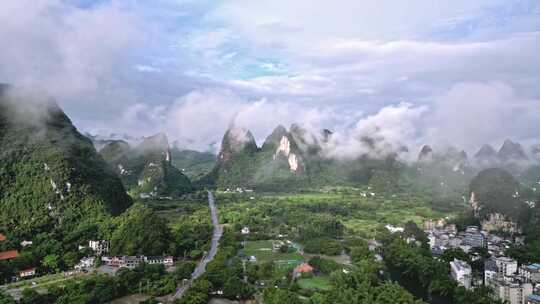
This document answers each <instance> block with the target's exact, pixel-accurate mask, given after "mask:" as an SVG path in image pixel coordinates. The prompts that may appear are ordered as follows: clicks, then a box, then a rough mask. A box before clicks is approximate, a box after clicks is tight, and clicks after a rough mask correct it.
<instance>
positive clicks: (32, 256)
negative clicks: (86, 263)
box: [0, 203, 212, 283]
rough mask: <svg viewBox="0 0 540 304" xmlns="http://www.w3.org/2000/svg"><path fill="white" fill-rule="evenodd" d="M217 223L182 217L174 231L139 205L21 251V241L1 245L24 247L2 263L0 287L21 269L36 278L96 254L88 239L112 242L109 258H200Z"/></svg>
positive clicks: (44, 237) (43, 237)
mask: <svg viewBox="0 0 540 304" xmlns="http://www.w3.org/2000/svg"><path fill="white" fill-rule="evenodd" d="M211 237H212V225H211V223H210V220H209V219H208V216H205V217H204V218H197V217H190V216H183V217H182V218H181V220H179V221H176V222H175V225H174V226H172V227H171V225H169V224H168V222H167V220H165V219H163V218H161V217H159V216H157V215H156V214H155V213H154V212H153V211H152V209H150V208H149V207H147V206H145V205H143V204H140V203H137V204H134V205H133V206H132V207H130V208H129V209H128V210H127V211H126V212H124V213H122V214H121V215H120V216H118V217H116V218H111V217H102V218H100V220H98V221H95V222H92V223H88V222H82V223H81V224H80V225H78V226H76V227H75V228H74V229H71V230H69V231H64V230H62V229H56V230H54V231H52V232H47V233H46V232H43V233H38V234H37V235H35V236H34V237H33V238H32V239H31V240H32V242H33V244H32V245H30V246H28V247H25V248H21V245H20V244H18V242H19V241H20V239H15V240H10V239H8V241H7V242H2V243H0V246H2V247H0V249H1V250H7V249H22V250H21V254H20V256H19V257H18V258H16V259H14V260H11V261H0V283H7V282H10V281H11V279H12V277H14V276H16V275H17V272H18V271H19V270H23V269H27V268H30V267H37V274H38V275H43V274H47V273H55V272H61V271H65V270H69V269H73V267H74V266H75V265H76V264H77V263H78V262H79V260H80V259H81V258H83V257H85V256H90V255H93V252H92V251H91V250H90V249H89V248H85V249H82V250H79V246H80V245H83V246H86V245H88V240H102V239H105V240H109V241H110V251H109V254H110V255H172V256H175V257H183V258H192V259H197V258H200V256H202V252H203V251H204V250H205V249H206V248H207V247H208V243H209V241H210V239H211Z"/></svg>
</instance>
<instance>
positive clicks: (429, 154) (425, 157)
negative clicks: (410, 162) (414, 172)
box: [418, 145, 433, 162]
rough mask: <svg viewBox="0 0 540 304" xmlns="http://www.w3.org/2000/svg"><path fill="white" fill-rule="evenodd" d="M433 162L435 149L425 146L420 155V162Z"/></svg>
mask: <svg viewBox="0 0 540 304" xmlns="http://www.w3.org/2000/svg"><path fill="white" fill-rule="evenodd" d="M431 160H433V148H431V146H430V145H424V146H423V147H422V149H421V150H420V153H419V154H418V161H419V162H423V161H431Z"/></svg>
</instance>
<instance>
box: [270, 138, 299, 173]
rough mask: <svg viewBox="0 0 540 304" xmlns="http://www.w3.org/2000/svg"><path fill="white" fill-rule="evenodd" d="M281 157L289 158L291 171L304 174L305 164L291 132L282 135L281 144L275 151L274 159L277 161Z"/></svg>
mask: <svg viewBox="0 0 540 304" xmlns="http://www.w3.org/2000/svg"><path fill="white" fill-rule="evenodd" d="M280 157H284V158H285V159H286V160H287V163H288V164H289V170H290V171H291V172H294V173H295V174H302V172H304V164H303V161H302V158H301V156H300V151H298V148H297V147H296V144H295V143H294V141H293V140H292V138H291V136H290V135H289V134H285V135H283V136H282V137H281V139H280V141H279V145H278V146H277V148H276V150H275V152H274V156H273V160H274V161H275V160H277V159H279V158H280Z"/></svg>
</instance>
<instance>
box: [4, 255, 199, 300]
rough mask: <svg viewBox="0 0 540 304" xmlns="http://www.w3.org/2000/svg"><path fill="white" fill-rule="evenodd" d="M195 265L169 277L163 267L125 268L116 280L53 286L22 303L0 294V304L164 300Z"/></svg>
mask: <svg viewBox="0 0 540 304" xmlns="http://www.w3.org/2000/svg"><path fill="white" fill-rule="evenodd" d="M193 269H195V263H194V262H181V263H179V264H178V265H177V268H176V270H175V271H174V272H172V273H168V272H166V270H165V267H164V266H163V265H148V264H141V265H139V266H138V267H136V268H134V269H127V268H122V269H120V270H118V272H117V274H116V275H115V276H107V275H92V276H90V277H87V278H83V279H81V280H69V281H67V283H65V284H63V286H53V287H50V288H49V289H48V292H47V293H46V294H41V293H38V292H37V291H36V290H35V289H31V288H27V289H25V290H23V292H22V298H21V299H20V300H19V301H15V300H13V299H12V298H11V297H9V296H7V295H6V294H1V293H0V304H16V303H18V304H73V303H81V304H83V303H96V304H97V303H108V302H110V301H112V300H114V299H117V298H120V297H122V296H125V295H128V294H133V293H144V294H148V295H152V296H162V295H166V294H169V293H172V292H174V291H175V290H176V286H177V284H178V283H179V282H180V281H182V280H184V279H188V278H189V277H190V276H191V272H192V271H193Z"/></svg>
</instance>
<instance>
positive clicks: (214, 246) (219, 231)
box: [173, 191, 223, 299]
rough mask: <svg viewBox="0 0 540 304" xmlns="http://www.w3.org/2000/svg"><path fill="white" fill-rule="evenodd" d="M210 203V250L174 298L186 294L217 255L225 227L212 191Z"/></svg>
mask: <svg viewBox="0 0 540 304" xmlns="http://www.w3.org/2000/svg"><path fill="white" fill-rule="evenodd" d="M208 205H209V206H210V216H211V217H212V225H213V226H214V234H213V235H212V241H211V244H210V251H209V252H208V254H207V255H206V256H204V257H203V259H202V260H201V261H200V262H199V265H197V267H196V268H195V270H194V271H193V273H192V274H191V279H190V280H189V281H188V282H187V283H184V284H182V285H181V286H179V287H178V289H177V290H176V293H175V294H174V297H173V299H179V298H181V297H182V296H183V295H184V293H185V292H186V291H187V290H188V289H189V288H190V287H191V284H192V283H193V281H194V280H195V279H197V278H199V277H200V276H202V275H203V274H204V272H205V270H206V265H207V264H208V263H210V261H212V260H213V259H214V257H215V256H216V253H217V250H218V245H219V239H220V238H221V236H222V235H223V227H222V226H220V225H219V220H218V213H217V208H216V202H215V199H214V195H213V194H212V192H210V191H208Z"/></svg>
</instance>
